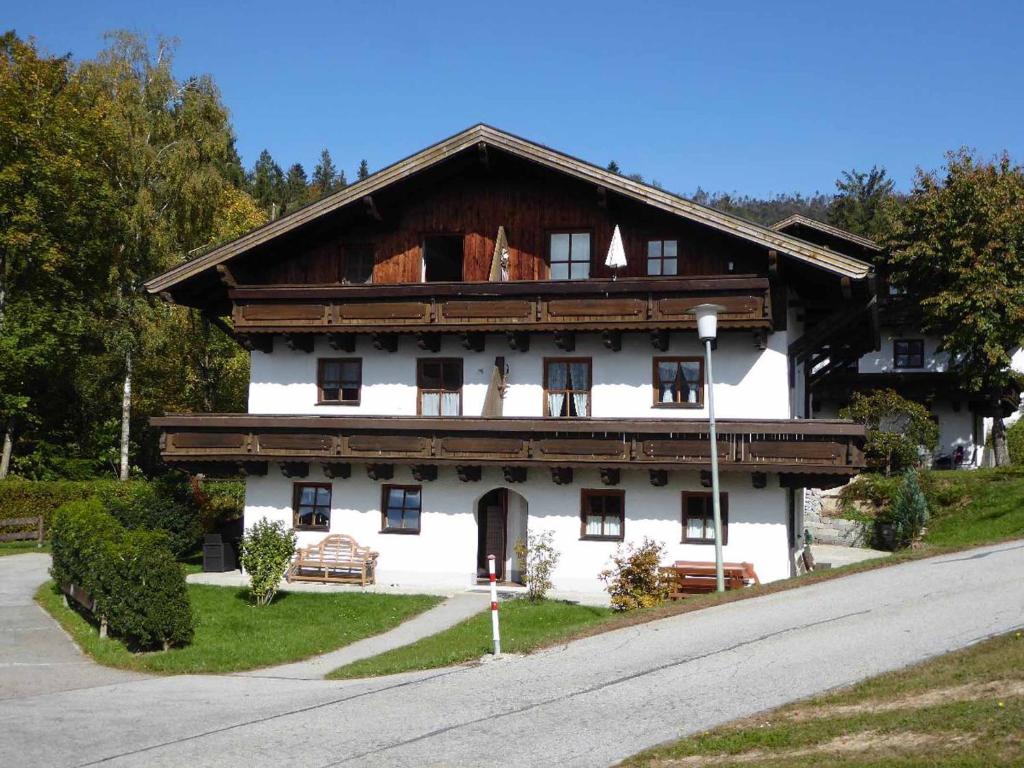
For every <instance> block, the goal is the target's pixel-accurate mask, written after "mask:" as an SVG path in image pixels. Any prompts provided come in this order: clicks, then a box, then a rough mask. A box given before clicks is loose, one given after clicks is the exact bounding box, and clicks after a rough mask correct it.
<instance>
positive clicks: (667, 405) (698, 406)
mask: <svg viewBox="0 0 1024 768" xmlns="http://www.w3.org/2000/svg"><path fill="white" fill-rule="evenodd" d="M651 407H652V408H682V409H685V410H690V411H697V410H700V409H701V408H703V407H704V403H654V405H652V406H651Z"/></svg>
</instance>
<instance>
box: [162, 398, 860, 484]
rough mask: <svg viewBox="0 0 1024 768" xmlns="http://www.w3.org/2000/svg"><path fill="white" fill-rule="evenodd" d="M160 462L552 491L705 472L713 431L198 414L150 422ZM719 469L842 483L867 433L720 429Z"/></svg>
mask: <svg viewBox="0 0 1024 768" xmlns="http://www.w3.org/2000/svg"><path fill="white" fill-rule="evenodd" d="M152 423H153V425H154V426H156V427H159V428H161V429H162V435H161V438H160V448H161V453H162V455H163V458H164V460H165V461H167V462H169V463H171V464H174V465H178V466H181V467H182V468H185V469H192V470H194V471H202V472H205V473H207V474H223V473H231V472H241V473H249V474H264V473H265V472H266V471H267V467H268V465H269V464H270V463H277V464H280V465H281V468H282V471H283V472H284V473H285V474H286V475H289V476H296V475H297V476H304V475H305V474H306V473H308V470H309V465H310V464H320V465H322V467H323V470H324V472H325V473H326V474H327V475H328V476H331V477H347V476H349V474H350V473H351V466H352V464H353V463H356V464H363V465H366V468H367V473H368V474H369V475H370V476H371V477H374V478H387V477H390V476H391V473H392V472H393V467H394V465H396V464H402V465H411V466H412V467H413V474H414V475H416V476H417V477H418V478H421V479H423V478H426V479H433V478H435V477H436V476H437V468H438V467H439V466H454V467H456V470H457V473H458V476H459V477H460V478H461V479H463V480H473V479H478V478H479V476H480V469H481V467H483V466H500V467H502V468H503V469H504V472H505V476H506V479H508V480H509V481H510V482H516V481H522V480H525V479H526V476H527V475H526V473H527V470H528V469H529V468H531V467H533V468H547V469H550V470H551V474H552V478H553V479H554V480H555V481H556V482H567V481H571V478H572V469H573V468H582V467H588V468H597V469H600V470H601V475H602V480H603V481H604V482H606V483H609V484H612V483H613V482H618V474H619V471H620V470H622V469H646V470H650V471H651V482H652V483H654V484H656V485H658V484H663V483H664V481H665V478H666V475H667V472H669V471H671V470H700V471H706V470H708V469H709V468H710V461H711V450H710V440H709V435H708V423H707V422H706V421H700V420H689V419H687V420H683V419H580V420H554V419H530V418H499V419H487V418H470V417H461V418H452V419H438V418H422V417H398V416H344V417H330V416H253V415H244V414H236V415H232V414H203V415H199V414H195V415H183V416H165V417H160V418H154V419H153V420H152ZM717 427H718V430H717V431H718V440H717V450H718V459H719V469H720V470H721V471H723V472H747V473H752V474H753V475H754V483H755V485H758V484H759V483H760V484H763V482H764V478H765V477H766V475H767V473H777V474H778V475H779V476H780V482H781V484H782V485H784V486H788V487H802V486H808V485H809V486H814V487H825V486H829V485H835V484H839V483H841V482H845V480H846V479H848V478H849V477H850V476H851V475H854V474H856V473H857V472H859V471H860V470H861V469H863V467H864V428H863V427H861V426H859V425H856V424H852V423H850V422H847V421H835V420H769V421H746V420H733V419H729V420H722V421H718V422H717Z"/></svg>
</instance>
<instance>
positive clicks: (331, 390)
mask: <svg viewBox="0 0 1024 768" xmlns="http://www.w3.org/2000/svg"><path fill="white" fill-rule="evenodd" d="M316 384H317V395H318V397H317V402H318V403H319V404H321V405H359V395H360V391H361V389H362V386H363V361H362V360H360V359H358V358H354V359H351V360H340V359H337V358H326V359H321V360H319V361H318V362H317V375H316Z"/></svg>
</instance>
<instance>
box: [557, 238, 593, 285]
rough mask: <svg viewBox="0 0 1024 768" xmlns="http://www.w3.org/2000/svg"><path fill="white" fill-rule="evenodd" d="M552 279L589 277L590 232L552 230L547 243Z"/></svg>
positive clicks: (582, 278) (581, 278)
mask: <svg viewBox="0 0 1024 768" xmlns="http://www.w3.org/2000/svg"><path fill="white" fill-rule="evenodd" d="M548 257H549V259H550V263H551V275H550V276H551V279H552V280H585V279H586V278H588V277H590V233H589V232H552V233H551V240H550V242H549V243H548Z"/></svg>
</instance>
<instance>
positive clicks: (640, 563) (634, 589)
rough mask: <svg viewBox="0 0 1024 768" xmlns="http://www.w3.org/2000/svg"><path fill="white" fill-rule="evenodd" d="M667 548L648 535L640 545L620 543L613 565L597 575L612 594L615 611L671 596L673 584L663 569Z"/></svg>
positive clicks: (657, 602) (631, 608)
mask: <svg viewBox="0 0 1024 768" xmlns="http://www.w3.org/2000/svg"><path fill="white" fill-rule="evenodd" d="M664 550H665V545H664V544H659V543H658V542H656V541H651V540H650V539H648V538H647V537H644V541H643V543H642V544H641V545H640V546H639V547H636V546H634V545H633V544H631V543H630V544H627V545H625V546H622V545H619V547H618V548H617V549H616V550H615V554H614V555H613V556H612V567H611V568H607V569H605V570H603V571H601V573H600V574H598V578H599V579H601V581H603V582H604V583H605V589H607V590H608V594H609V595H610V596H611V604H612V609H613V610H616V611H631V610H634V609H636V608H650V607H652V606H655V605H658V604H659V603H663V602H665V600H666V599H668V596H669V592H670V591H671V588H672V583H671V581H670V580H669V578H668V577H666V576H665V574H664V573H662V571H661V558H662V555H663V553H664Z"/></svg>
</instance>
